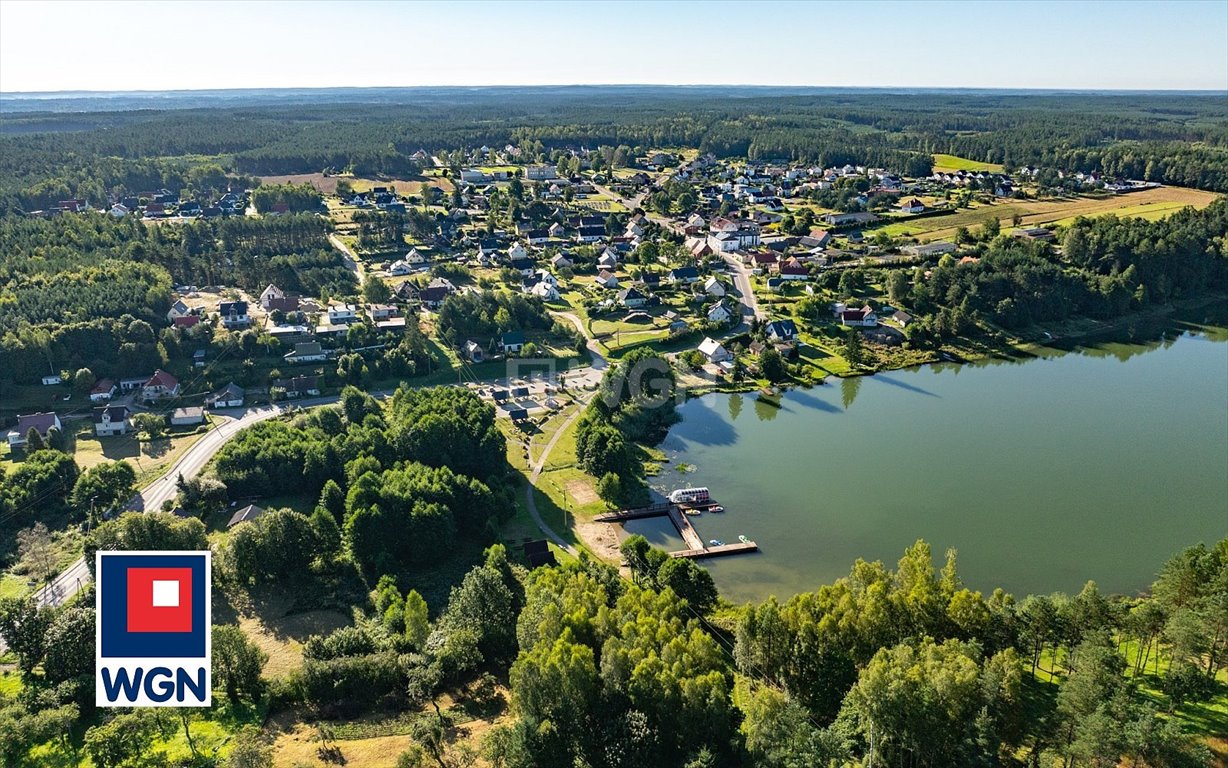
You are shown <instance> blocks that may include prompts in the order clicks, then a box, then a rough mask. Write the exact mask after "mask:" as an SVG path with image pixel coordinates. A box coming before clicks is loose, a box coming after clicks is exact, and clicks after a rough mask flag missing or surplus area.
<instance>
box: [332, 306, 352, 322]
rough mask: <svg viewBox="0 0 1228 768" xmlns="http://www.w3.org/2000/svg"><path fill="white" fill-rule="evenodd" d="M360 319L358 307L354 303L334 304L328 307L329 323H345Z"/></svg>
mask: <svg viewBox="0 0 1228 768" xmlns="http://www.w3.org/2000/svg"><path fill="white" fill-rule="evenodd" d="M357 319H358V307H356V306H354V305H353V304H334V305H332V306H330V307H329V308H328V324H329V325H345V324H348V323H352V322H354V321H355V320H357Z"/></svg>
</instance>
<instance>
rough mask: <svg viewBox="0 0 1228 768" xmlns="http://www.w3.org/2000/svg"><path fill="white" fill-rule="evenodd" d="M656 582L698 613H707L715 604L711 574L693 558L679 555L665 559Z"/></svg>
mask: <svg viewBox="0 0 1228 768" xmlns="http://www.w3.org/2000/svg"><path fill="white" fill-rule="evenodd" d="M657 583H658V584H659V585H660V586H661V587H662V588H663V589H664V588H666V587H668V588H669V589H672V590H673V591H674V594H676V595H678V597H681V598H682V599H683V600H686V601H687V602H688V603H690V605H691V607H692V608H694V609H695V611H696V612H697V613H699V614H700V615H706V614H708V613H709V612H710V611H711V610H712V608H713V607H714V606H715V605H716V599H717V591H716V583H715V582H714V581H713V580H712V574H710V573H708V571H706V570H704V569H703V568H700V567H699V566H698V565H696V564H695V562H694V561H693V560H689V559H686V558H681V557H673V558H670V559H668V560H666V561H665V562H664V563H662V564H661V567H660V569H659V570H658V571H657Z"/></svg>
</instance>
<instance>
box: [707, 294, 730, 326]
mask: <svg viewBox="0 0 1228 768" xmlns="http://www.w3.org/2000/svg"><path fill="white" fill-rule="evenodd" d="M704 315H705V316H706V317H707V318H708V322H709V323H713V324H715V325H724V324H725V323H727V322H729V320H730V318H732V317H733V313H732V312H730V311H729V307H727V306H725V302H724V301H723V300H722V301H718V302H716V303H714V304H711V305H709V306H708V308H707V309H705V310H704Z"/></svg>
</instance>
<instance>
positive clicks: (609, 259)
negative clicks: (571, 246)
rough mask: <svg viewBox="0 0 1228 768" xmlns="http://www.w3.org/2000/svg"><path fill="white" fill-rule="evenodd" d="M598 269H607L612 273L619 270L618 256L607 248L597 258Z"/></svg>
mask: <svg viewBox="0 0 1228 768" xmlns="http://www.w3.org/2000/svg"><path fill="white" fill-rule="evenodd" d="M597 269H606V270H609V271H611V272H613V271H614V270H616V269H618V254H616V253H614V251H612V250H610V249H609V248H606V249H605V250H604V251H603V252H602V253H601V255H600V256H598V257H597Z"/></svg>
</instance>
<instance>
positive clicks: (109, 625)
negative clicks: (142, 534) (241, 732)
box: [95, 551, 213, 707]
mask: <svg viewBox="0 0 1228 768" xmlns="http://www.w3.org/2000/svg"><path fill="white" fill-rule="evenodd" d="M96 563H97V568H96V570H95V573H96V574H97V577H98V589H97V593H96V594H97V598H96V599H97V604H96V605H97V610H98V632H97V637H96V638H95V640H96V643H95V647H96V649H97V650H96V651H95V654H96V659H95V660H96V672H95V678H96V680H95V687H96V691H97V693H96V695H95V700H96V703H97V705H98V706H100V707H207V706H209V705H210V704H212V698H213V690H212V683H211V680H210V677H211V675H212V672H213V669H212V664H211V663H210V661H211V657H210V654H211V653H212V650H213V648H212V645H213V644H212V641H211V638H210V623H211V610H210V604H209V601H210V599H211V595H210V587H211V584H210V574H211V570H210V566H211V560H210V557H209V553H208V552H102V551H99V552H98V553H97V560H96Z"/></svg>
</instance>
